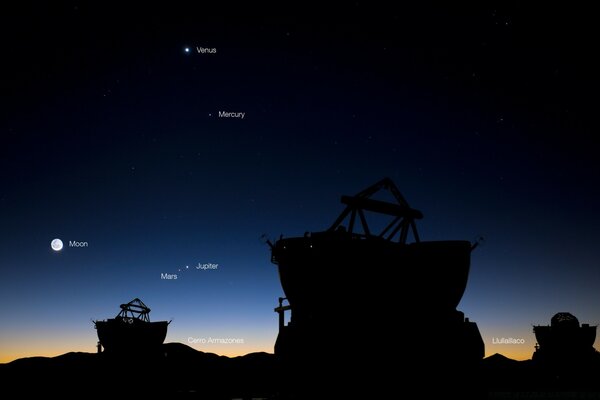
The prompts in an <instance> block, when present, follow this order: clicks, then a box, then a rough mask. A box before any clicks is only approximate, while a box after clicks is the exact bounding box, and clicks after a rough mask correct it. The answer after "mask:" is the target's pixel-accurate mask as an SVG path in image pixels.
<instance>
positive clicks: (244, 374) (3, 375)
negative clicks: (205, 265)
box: [0, 343, 600, 399]
mask: <svg viewBox="0 0 600 400" xmlns="http://www.w3.org/2000/svg"><path fill="white" fill-rule="evenodd" d="M348 362H352V360H350V359H349V360H348ZM317 364H318V363H317ZM357 365H358V364H357ZM390 365H391V364H390ZM420 367H423V365H421V366H420ZM357 369H361V370H364V380H363V382H359V383H357V382H352V381H348V382H347V385H348V387H351V386H354V387H356V388H357V389H360V391H361V392H362V391H364V390H367V391H369V390H370V389H372V392H371V394H372V398H381V397H380V396H378V395H375V393H390V394H391V397H390V398H397V397H405V396H408V397H412V395H410V396H409V394H411V393H412V394H414V393H415V392H416V393H420V394H421V395H422V396H420V397H423V398H431V396H435V398H444V397H445V396H444V394H447V395H448V398H450V397H453V396H455V395H456V393H455V392H456V388H461V389H460V394H462V395H464V396H462V397H463V398H484V399H485V398H488V399H600V378H599V377H600V355H599V356H598V357H596V358H595V359H594V360H592V361H590V362H589V363H587V364H586V365H582V364H581V365H565V366H558V367H556V366H555V367H552V368H550V367H548V366H542V365H539V364H536V363H534V362H532V361H531V360H527V361H515V360H511V359H508V358H506V357H504V356H501V355H499V354H495V355H493V356H491V357H488V358H486V359H484V360H483V361H482V363H481V365H480V368H479V369H478V370H477V371H474V374H473V375H472V376H464V379H458V380H460V381H461V382H455V383H456V385H455V386H451V387H454V388H455V389H453V390H450V391H446V390H445V389H444V388H448V386H447V385H448V384H449V383H451V382H447V377H446V378H445V377H442V376H427V377H426V378H427V379H426V381H428V382H431V385H430V387H423V386H422V384H421V383H420V382H422V381H423V379H421V378H422V377H417V376H407V375H406V373H404V374H403V373H401V372H399V371H396V372H393V371H389V370H388V371H387V374H386V375H387V376H388V377H392V376H396V378H395V379H391V378H390V379H386V380H385V383H384V384H383V385H384V386H386V387H385V388H381V387H371V385H370V384H369V369H370V368H369V367H365V366H362V367H361V366H359V367H357ZM300 370H301V371H303V372H301V374H302V375H303V376H301V377H299V380H300V381H303V382H310V381H311V379H307V378H310V376H311V373H312V372H311V371H313V370H312V369H311V368H309V367H308V366H307V367H306V368H300ZM413 370H421V371H422V370H423V368H420V369H419V368H416V369H413ZM407 371H410V369H409V370H407ZM287 372H289V371H287ZM408 374H409V375H410V372H408ZM318 378H321V379H320V380H319V382H320V384H323V382H327V379H326V377H325V379H322V378H323V377H316V376H315V379H318ZM289 381H290V376H289V374H288V373H286V371H284V370H283V369H282V368H281V367H280V366H279V365H278V364H277V361H276V359H275V356H274V355H273V354H268V353H251V354H247V355H245V356H241V357H235V358H228V357H224V356H218V355H216V354H212V353H204V352H201V351H197V350H194V349H192V348H190V347H188V346H186V345H183V344H179V343H168V344H164V345H163V346H162V348H161V352H160V354H158V353H157V354H154V355H151V356H150V355H145V356H139V355H137V356H132V355H130V356H110V355H109V354H105V353H104V354H93V353H67V354H64V355H61V356H58V357H53V358H47V357H32V358H24V359H20V360H16V361H13V362H11V363H8V364H0V387H2V389H3V391H4V394H6V393H12V392H13V391H15V390H16V391H18V392H20V393H22V394H23V395H25V394H44V395H47V394H54V393H58V394H63V393H70V394H78V395H91V394H95V393H102V394H106V395H110V396H122V395H131V396H132V397H134V398H139V395H142V394H144V395H150V394H152V395H154V394H166V395H169V396H170V395H185V397H191V398H199V399H292V398H293V399H296V398H330V395H323V396H321V395H320V394H319V392H318V390H319V388H318V387H315V388H310V389H309V390H308V392H307V391H305V390H304V389H307V387H306V385H304V386H305V387H299V388H290V387H289V386H287V385H286V384H285V383H282V382H289ZM24 382H25V383H24ZM338 382H339V381H338ZM380 385H381V381H379V382H378V384H377V385H375V386H380ZM323 389H324V391H325V393H330V392H331V393H332V394H333V393H338V394H340V395H344V396H346V395H349V394H351V393H352V391H348V390H345V389H344V388H343V387H333V388H323ZM381 389H384V390H381ZM297 390H299V391H300V392H302V393H301V394H299V395H298V394H296V393H295V392H296V391H297ZM313 390H314V391H313ZM353 390H354V389H353ZM390 391H391V392H390ZM310 393H312V394H310ZM320 393H321V394H323V393H324V392H320ZM355 394H356V395H358V392H357V393H355ZM307 396H309V397H307ZM344 396H342V397H344ZM338 397H339V396H338Z"/></svg>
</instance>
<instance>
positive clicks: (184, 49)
mask: <svg viewBox="0 0 600 400" xmlns="http://www.w3.org/2000/svg"><path fill="white" fill-rule="evenodd" d="M183 51H184V53H185V54H190V51H191V50H190V48H189V47H184V48H183Z"/></svg>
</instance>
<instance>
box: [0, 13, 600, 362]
mask: <svg viewBox="0 0 600 400" xmlns="http://www.w3.org/2000/svg"><path fill="white" fill-rule="evenodd" d="M94 4H95V5H89V4H84V3H79V2H74V1H73V2H67V3H63V5H62V6H57V5H52V6H49V5H47V6H43V7H42V8H39V7H34V6H31V7H29V6H23V7H21V8H19V9H10V10H4V11H3V12H2V13H1V14H2V17H0V18H1V21H0V22H1V23H0V30H2V32H1V34H2V38H1V39H0V40H1V45H2V53H3V56H2V62H1V66H0V68H1V74H0V79H1V85H2V86H1V90H2V97H1V98H2V101H1V103H2V107H1V109H0V138H1V141H0V171H1V172H0V233H1V234H0V237H1V238H2V240H1V241H0V272H1V278H0V362H7V361H10V360H13V359H15V358H19V357H24V356H34V355H44V356H52V355H58V354H62V353H65V352H68V351H88V352H94V351H95V346H96V342H97V336H96V331H95V330H94V329H93V324H92V322H91V319H104V318H112V317H114V316H115V315H116V313H117V312H118V311H119V308H118V306H119V304H121V303H125V302H128V301H129V300H132V299H133V298H135V297H139V298H141V299H142V300H143V301H144V302H145V303H146V304H147V305H148V306H149V307H150V308H152V310H153V311H152V313H151V314H150V317H151V319H153V320H171V319H173V322H172V323H171V325H170V327H169V333H168V336H167V340H166V341H167V342H181V343H186V344H189V340H190V338H209V337H212V338H240V339H243V341H244V343H243V344H220V345H217V344H197V343H196V344H191V346H192V347H194V348H196V349H198V350H202V351H208V352H215V353H218V354H223V355H229V356H233V355H241V354H246V353H248V352H253V351H267V352H272V351H273V345H274V342H275V338H276V335H277V316H276V314H275V313H274V312H273V308H274V307H275V306H276V304H277V297H279V296H281V295H282V294H283V292H282V290H281V287H280V284H279V280H278V277H277V271H276V267H275V266H274V265H272V264H271V263H270V250H269V247H268V246H267V245H266V244H265V242H264V239H261V236H262V235H263V234H266V237H268V238H271V239H272V240H273V239H277V238H278V237H279V236H280V235H281V234H283V235H284V236H286V237H289V236H294V235H302V234H303V233H304V232H305V231H319V230H323V229H326V228H327V227H329V225H330V224H331V223H332V222H333V221H334V220H335V218H336V217H337V216H338V214H339V213H340V212H341V211H342V209H343V207H342V205H341V204H340V202H339V198H340V196H341V195H343V194H348V195H352V194H355V193H357V192H359V191H360V190H362V189H364V188H365V187H367V186H369V185H371V184H372V183H374V182H376V181H378V180H379V179H381V178H383V177H385V176H389V177H390V178H392V179H393V180H394V181H395V183H396V184H397V186H398V187H399V188H400V190H401V192H402V193H403V194H404V196H405V197H406V198H407V200H408V202H409V203H410V205H411V206H412V207H414V208H417V209H420V210H421V211H422V212H423V214H424V215H425V218H424V219H423V220H422V221H420V223H419V225H418V226H419V233H420V236H421V238H422V240H445V239H464V240H475V239H476V238H477V237H479V236H483V237H484V238H485V242H484V244H483V245H482V246H480V247H478V248H477V249H476V250H475V251H474V252H473V253H472V265H471V274H470V277H469V283H468V286H467V290H466V292H465V295H464V297H463V299H462V302H461V304H460V306H459V309H460V310H462V311H463V312H465V315H466V316H468V317H469V318H470V319H471V320H472V321H475V322H477V323H478V326H479V329H480V331H481V334H482V336H483V338H484V341H485V345H486V355H491V354H494V353H497V352H499V353H502V354H504V355H506V356H509V357H513V358H517V359H527V358H530V357H531V354H532V353H533V351H534V347H533V346H534V344H535V338H534V335H533V332H532V325H533V324H549V322H550V318H551V317H552V315H554V314H555V313H556V312H560V311H568V312H571V313H573V314H574V315H575V316H577V317H578V318H579V320H580V322H584V323H590V324H598V323H600V269H599V262H600V249H599V246H598V242H599V240H600V214H599V212H598V204H600V189H599V187H598V184H599V182H600V179H599V178H598V177H599V173H600V169H599V167H600V161H599V151H600V145H599V144H598V143H599V142H600V140H598V138H597V135H598V132H600V131H599V130H598V128H597V108H598V100H597V93H598V89H599V86H600V85H598V83H599V82H598V75H597V74H598V71H600V65H598V62H597V61H596V58H597V47H598V46H597V43H596V42H595V38H597V37H600V35H599V32H597V30H598V23H597V21H596V20H595V18H594V15H595V14H594V13H593V12H591V10H589V9H585V8H575V7H574V6H570V5H567V4H563V5H562V6H561V7H554V6H548V5H544V6H543V7H541V8H539V7H537V6H533V5H525V4H521V3H520V2H510V3H509V4H510V5H509V6H502V7H496V6H489V7H488V6H478V8H460V9H456V8H452V7H451V6H448V7H444V8H427V7H418V8H417V7H405V8H398V9H386V8H374V7H369V6H365V5H363V4H362V3H361V2H356V3H353V4H352V5H349V6H347V8H345V9H339V10H335V11H333V12H330V11H329V10H323V9H314V10H308V9H298V8H295V9H290V10H286V9H284V8H281V9H262V10H261V9H251V8H246V9H237V8H233V7H232V8H229V9H227V10H225V11H223V10H219V12H217V11H214V12H213V11H208V10H205V9H201V8H190V7H185V6H172V7H170V8H166V9H162V8H158V7H156V8H153V6H149V5H144V6H143V7H141V8H137V7H134V6H123V5H119V6H111V5H107V3H104V2H95V3H94ZM186 47H188V48H189V50H190V51H189V52H186V51H185V48H186ZM197 48H203V49H216V50H215V52H214V53H211V52H210V51H212V50H210V51H206V52H205V53H202V52H199V51H198V49H197ZM220 111H221V112H234V113H244V118H243V119H242V118H226V117H219V112H220ZM240 115H241V114H240ZM54 238H61V239H62V240H63V242H65V245H66V247H65V248H64V249H63V250H62V251H60V252H54V251H53V250H52V249H51V248H50V242H51V240H52V239H54ZM68 241H79V242H87V243H88V247H81V248H72V247H68ZM207 263H211V264H218V268H217V269H214V270H202V269H196V266H198V264H207ZM186 266H188V267H189V268H187V269H186ZM399 268H401V266H399ZM180 269H182V271H179V270H180ZM373 271H375V268H374V267H373ZM363 272H364V273H366V274H368V273H369V268H368V267H365V270H364V271H363ZM163 273H164V274H167V273H169V274H177V275H178V279H176V280H167V279H161V274H163ZM315 279H318V271H315ZM399 286H400V285H399ZM394 309H395V310H397V311H398V312H399V313H402V314H403V315H406V313H410V304H404V305H399V307H395V308H394ZM423 318H425V319H426V318H427V316H423ZM423 318H419V319H423ZM429 322H430V323H433V324H435V321H429ZM373 334H374V337H376V335H378V334H379V333H377V332H374V333H373ZM511 337H512V338H523V339H525V344H521V345H517V344H515V345H493V344H492V340H493V338H511ZM360 342H361V340H360V338H357V343H358V344H359V345H360ZM434 345H436V346H440V347H443V346H451V345H452V343H447V342H445V341H444V337H443V332H442V333H441V334H440V342H439V343H438V344H434ZM386 346H389V344H386ZM386 346H384V348H383V349H379V350H385V347H386ZM372 347H373V340H372V338H364V349H371V348H372ZM596 348H599V346H598V344H597V345H596Z"/></svg>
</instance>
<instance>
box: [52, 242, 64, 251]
mask: <svg viewBox="0 0 600 400" xmlns="http://www.w3.org/2000/svg"><path fill="white" fill-rule="evenodd" d="M50 247H52V250H54V251H61V250H62V248H63V242H62V240H60V239H54V240H53V241H52V242H51V243H50Z"/></svg>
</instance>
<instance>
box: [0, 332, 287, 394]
mask: <svg viewBox="0 0 600 400" xmlns="http://www.w3.org/2000/svg"><path fill="white" fill-rule="evenodd" d="M160 350H161V351H160V353H156V354H145V355H139V354H137V355H119V356H111V355H110V354H106V353H103V354H94V353H67V354H63V355H60V356H57V357H30V358H23V359H19V360H15V361H13V362H10V363H8V364H2V365H0V387H2V388H3V390H4V391H5V392H8V393H10V392H11V391H16V392H17V393H21V394H28V393H44V394H48V393H76V394H84V393H90V392H93V393H98V392H100V393H183V392H186V393H191V392H193V393H195V397H196V398H211V399H212V398H233V397H244V396H254V397H273V396H274V391H275V386H276V385H275V384H274V383H275V382H276V381H277V380H276V371H277V370H276V367H275V358H274V356H273V355H272V354H268V353H251V354H247V355H244V356H240V357H234V358H229V357H225V356H219V355H217V354H213V353H205V352H202V351H198V350H195V349H193V348H191V347H189V346H186V345H184V344H181V343H167V344H164V345H163V346H162V347H161V349H160ZM28 381H29V382H31V384H30V385H23V384H22V383H20V382H28Z"/></svg>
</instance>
